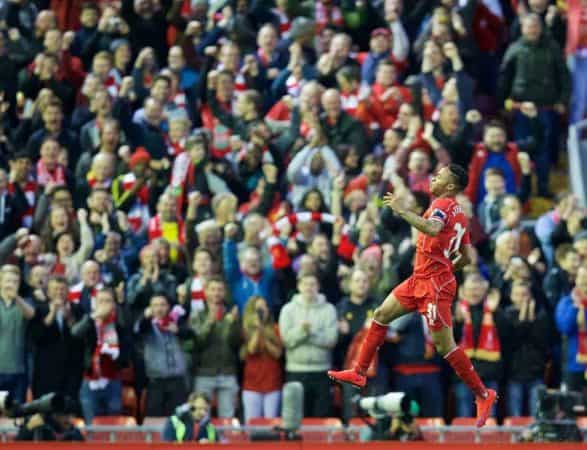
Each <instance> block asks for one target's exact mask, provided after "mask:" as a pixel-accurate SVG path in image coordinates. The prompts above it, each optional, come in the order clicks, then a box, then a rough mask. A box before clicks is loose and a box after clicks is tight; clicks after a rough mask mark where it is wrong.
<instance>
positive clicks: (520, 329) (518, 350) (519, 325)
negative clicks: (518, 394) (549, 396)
mask: <svg viewBox="0 0 587 450" xmlns="http://www.w3.org/2000/svg"><path fill="white" fill-rule="evenodd" d="M505 315H506V317H507V319H508V321H509V322H510V324H511V329H512V334H511V336H512V339H508V340H507V342H504V343H503V345H507V346H508V347H509V348H508V354H509V355H510V357H509V358H508V362H509V367H508V379H509V380H511V381H519V382H528V381H535V380H542V379H543V377H544V369H545V366H546V361H547V359H548V347H549V336H550V335H551V334H552V328H551V326H550V320H549V318H548V316H547V315H546V311H545V310H544V309H541V310H539V311H538V312H536V318H535V319H534V321H533V322H528V321H524V322H520V320H519V318H518V316H519V311H518V310H517V309H516V308H515V307H514V306H513V305H512V306H509V307H508V308H507V309H506V311H505Z"/></svg>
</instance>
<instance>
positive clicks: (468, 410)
mask: <svg viewBox="0 0 587 450" xmlns="http://www.w3.org/2000/svg"><path fill="white" fill-rule="evenodd" d="M485 386H487V387H488V388H490V389H495V390H497V381H487V382H485ZM455 398H456V401H457V417H472V416H473V414H474V413H475V407H474V403H475V396H474V395H473V392H471V390H470V389H469V388H468V387H467V386H466V385H465V384H463V383H461V382H460V381H459V382H458V383H457V384H455ZM491 415H492V416H495V403H494V404H493V408H491Z"/></svg>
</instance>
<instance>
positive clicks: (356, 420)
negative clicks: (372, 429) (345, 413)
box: [347, 416, 375, 441]
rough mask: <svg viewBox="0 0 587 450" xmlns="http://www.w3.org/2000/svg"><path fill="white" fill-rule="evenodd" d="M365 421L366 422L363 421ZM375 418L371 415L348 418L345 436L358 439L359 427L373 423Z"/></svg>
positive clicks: (352, 439)
mask: <svg viewBox="0 0 587 450" xmlns="http://www.w3.org/2000/svg"><path fill="white" fill-rule="evenodd" d="M365 422H366V423H365ZM374 423H375V419H374V418H373V417H370V416H367V417H353V418H352V419H351V420H349V423H348V425H349V428H347V437H348V439H350V440H351V441H358V440H359V439H360V434H361V429H362V428H363V427H367V426H368V424H371V425H373V424H374Z"/></svg>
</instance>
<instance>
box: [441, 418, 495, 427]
mask: <svg viewBox="0 0 587 450" xmlns="http://www.w3.org/2000/svg"><path fill="white" fill-rule="evenodd" d="M475 422H477V419H476V418H475V417H455V418H454V419H453V420H452V422H451V425H457V426H461V427H474V426H475ZM485 425H486V426H489V427H494V426H496V425H497V422H496V421H495V419H494V418H493V417H490V418H489V419H487V422H486V423H485Z"/></svg>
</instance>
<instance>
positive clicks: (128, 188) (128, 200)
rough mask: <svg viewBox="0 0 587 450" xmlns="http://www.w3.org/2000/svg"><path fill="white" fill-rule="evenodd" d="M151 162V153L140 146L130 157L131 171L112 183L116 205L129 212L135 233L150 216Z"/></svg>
mask: <svg viewBox="0 0 587 450" xmlns="http://www.w3.org/2000/svg"><path fill="white" fill-rule="evenodd" d="M150 162H151V155H149V153H147V151H146V150H145V149H144V148H143V147H138V148H137V149H136V151H135V152H134V153H133V154H132V156H131V157H130V162H129V167H130V172H129V173H126V174H123V175H120V176H119V177H117V178H116V179H115V180H114V182H113V183H112V198H113V200H114V206H115V207H116V209H120V210H122V211H124V212H125V213H127V215H128V221H129V223H130V225H131V227H132V229H133V231H134V232H135V233H136V232H139V231H141V230H143V229H144V227H145V226H146V225H147V222H148V221H149V218H150V214H149V201H150V200H151V195H150V189H149V184H150V183H149V179H148V178H149V175H150V170H149V163H150ZM153 198H157V197H156V196H153Z"/></svg>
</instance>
